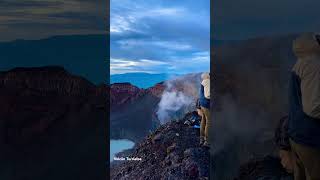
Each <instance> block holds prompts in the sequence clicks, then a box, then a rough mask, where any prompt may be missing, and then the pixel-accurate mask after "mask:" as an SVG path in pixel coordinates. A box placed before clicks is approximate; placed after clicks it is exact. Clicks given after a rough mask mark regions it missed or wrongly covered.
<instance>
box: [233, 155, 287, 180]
mask: <svg viewBox="0 0 320 180" xmlns="http://www.w3.org/2000/svg"><path fill="white" fill-rule="evenodd" d="M266 179H268V180H293V177H292V176H291V175H290V174H288V173H287V172H286V170H285V169H284V168H283V167H282V165H281V163H280V159H279V158H275V157H272V156H267V157H264V158H260V159H253V160H251V161H250V162H248V163H245V164H243V165H242V166H241V167H240V172H239V176H238V178H236V179H235V180H266Z"/></svg>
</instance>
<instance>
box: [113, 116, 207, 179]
mask: <svg viewBox="0 0 320 180" xmlns="http://www.w3.org/2000/svg"><path fill="white" fill-rule="evenodd" d="M188 118H191V114H187V115H186V116H185V117H184V118H183V119H181V120H180V121H173V122H169V123H167V124H165V125H162V126H160V127H159V128H158V129H157V130H156V131H155V132H153V133H152V134H150V135H149V136H148V137H146V138H145V139H144V140H143V141H142V142H141V143H140V144H138V145H137V146H136V148H135V149H134V150H132V151H133V152H132V153H129V154H127V155H123V156H122V155H121V153H120V154H118V157H119V156H122V157H123V158H126V157H129V158H141V160H140V161H139V160H138V161H123V162H121V164H120V165H115V166H114V167H112V168H111V177H110V178H111V179H114V180H117V179H119V180H120V179H128V178H129V179H137V180H139V179H141V180H142V179H150V180H153V179H154V180H158V179H185V180H188V179H205V178H208V175H209V174H208V171H209V158H208V156H209V151H208V149H206V148H204V147H200V146H199V129H195V128H192V127H190V126H187V125H184V124H183V122H184V121H185V120H187V119H188ZM119 158H121V157H119Z"/></svg>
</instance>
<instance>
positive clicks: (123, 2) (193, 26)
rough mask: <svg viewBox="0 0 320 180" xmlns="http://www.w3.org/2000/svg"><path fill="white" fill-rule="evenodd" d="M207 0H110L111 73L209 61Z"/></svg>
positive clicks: (193, 66)
mask: <svg viewBox="0 0 320 180" xmlns="http://www.w3.org/2000/svg"><path fill="white" fill-rule="evenodd" d="M209 49H210V0H200V1H194V0H175V1H172V0H147V1H146V0H135V1H132V0H111V1H110V50H111V51H110V53H111V56H110V62H111V63H110V69H111V74H121V73H128V72H147V73H178V74H184V73H191V72H201V71H208V70H209V67H210V58H209V56H210V55H209Z"/></svg>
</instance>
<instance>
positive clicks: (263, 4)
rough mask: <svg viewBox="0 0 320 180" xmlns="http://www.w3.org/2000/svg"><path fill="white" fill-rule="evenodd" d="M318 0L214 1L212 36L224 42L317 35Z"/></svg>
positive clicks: (318, 22)
mask: <svg viewBox="0 0 320 180" xmlns="http://www.w3.org/2000/svg"><path fill="white" fill-rule="evenodd" d="M319 12H320V1H319V0H303V1H302V0H239V1H235V0H214V1H213V22H212V23H213V25H212V27H213V31H214V32H213V37H214V38H215V39H223V40H237V39H247V38H252V37H259V36H273V35H286V34H291V33H300V32H311V31H316V32H320V20H319V18H320V13H319Z"/></svg>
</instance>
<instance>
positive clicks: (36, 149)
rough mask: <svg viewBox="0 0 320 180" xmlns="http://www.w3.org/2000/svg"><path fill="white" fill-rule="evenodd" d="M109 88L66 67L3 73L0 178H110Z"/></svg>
mask: <svg viewBox="0 0 320 180" xmlns="http://www.w3.org/2000/svg"><path fill="white" fill-rule="evenodd" d="M108 91H109V88H108V87H107V86H105V85H101V86H95V85H94V84H92V83H90V82H89V81H87V80H86V79H84V78H81V77H79V76H75V75H72V74H70V73H68V72H67V71H66V70H65V69H63V68H61V67H37V68H15V69H13V70H10V71H5V72H0V107H2V108H1V109H0V132H1V133H0V147H1V148H0V167H1V168H0V179H17V180H20V179H34V180H36V179H48V180H51V179H52V180H53V179H74V178H75V179H101V178H105V174H104V172H105V159H107V158H106V156H105V154H106V151H107V149H106V148H104V147H105V142H106V137H105V127H106V123H107V120H106V119H107V117H108V103H106V102H109V101H108ZM79 157H81V158H79ZM99 172H101V173H99Z"/></svg>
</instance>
